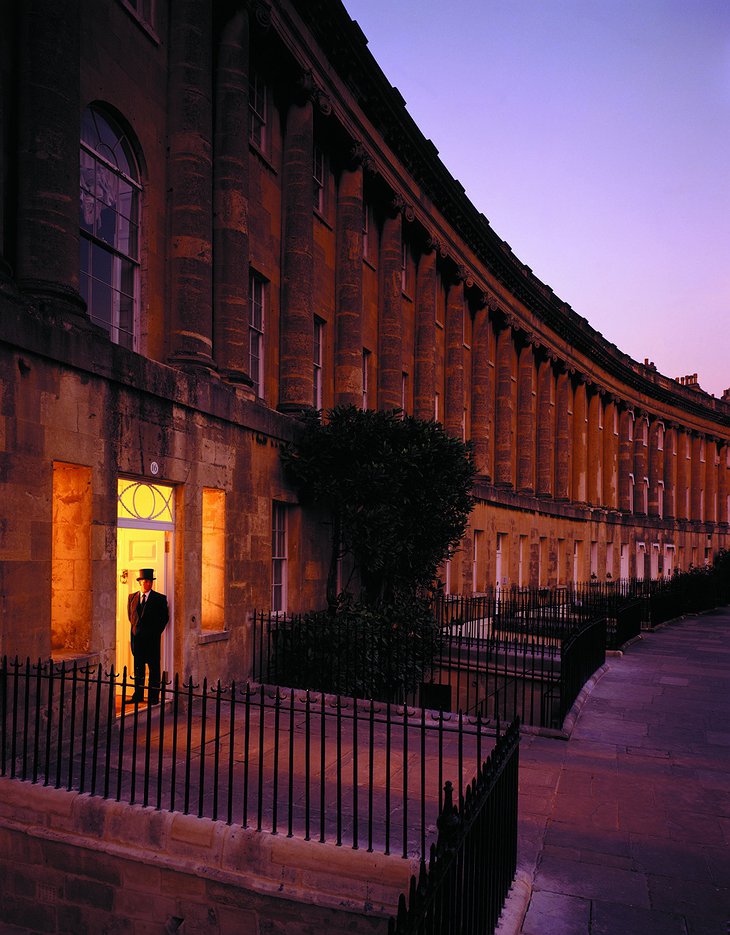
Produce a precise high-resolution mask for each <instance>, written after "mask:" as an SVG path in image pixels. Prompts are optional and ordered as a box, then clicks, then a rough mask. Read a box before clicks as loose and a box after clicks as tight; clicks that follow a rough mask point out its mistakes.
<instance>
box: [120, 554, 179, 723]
mask: <svg viewBox="0 0 730 935" xmlns="http://www.w3.org/2000/svg"><path fill="white" fill-rule="evenodd" d="M137 581H138V582H139V585H140V590H139V591H135V593H134V594H130V595H129V600H128V601H127V616H128V617H129V623H130V626H131V633H130V642H131V644H132V655H133V656H134V694H133V695H132V697H131V698H128V699H127V701H126V703H127V704H134V703H135V702H137V703H141V702H142V701H144V684H145V668H148V669H149V675H150V680H149V687H148V690H147V700H148V702H149V703H150V704H151V705H152V704H158V703H159V700H160V639H161V637H162V631H163V630H164V629H165V627H166V626H167V621H168V620H169V619H170V611H169V609H168V606H167V598H166V597H165V595H164V594H160V593H159V591H154V590H153V589H152V584H153V582H154V581H155V571H154V568H140V570H139V577H138V578H137Z"/></svg>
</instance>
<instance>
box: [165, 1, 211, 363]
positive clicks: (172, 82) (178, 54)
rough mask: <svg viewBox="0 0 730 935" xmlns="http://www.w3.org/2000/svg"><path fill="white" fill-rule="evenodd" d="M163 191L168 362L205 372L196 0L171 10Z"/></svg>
mask: <svg viewBox="0 0 730 935" xmlns="http://www.w3.org/2000/svg"><path fill="white" fill-rule="evenodd" d="M170 17H171V20H170V47H169V63H170V64H169V77H168V114H169V138H168V151H169V155H168V186H169V189H170V259H169V271H170V309H171V319H172V325H171V333H170V357H169V361H170V363H171V364H173V365H174V366H177V367H180V368H181V369H183V370H190V371H195V370H208V371H209V370H212V369H213V367H214V363H213V356H212V355H213V264H212V253H213V205H212V191H213V164H212V153H211V141H212V133H213V114H212V81H211V72H212V61H211V59H212V55H211V46H212V23H211V15H210V7H209V6H208V5H207V4H205V3H202V2H200V0H179V2H176V3H174V4H173V5H172V6H171V8H170Z"/></svg>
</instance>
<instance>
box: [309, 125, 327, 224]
mask: <svg viewBox="0 0 730 935" xmlns="http://www.w3.org/2000/svg"><path fill="white" fill-rule="evenodd" d="M312 182H313V185H314V192H313V204H314V210H315V211H316V212H317V214H321V215H322V216H323V217H324V213H325V210H326V208H327V159H326V156H325V152H324V150H323V149H322V147H321V146H320V145H319V143H317V142H316V140H315V142H314V144H313V146H312Z"/></svg>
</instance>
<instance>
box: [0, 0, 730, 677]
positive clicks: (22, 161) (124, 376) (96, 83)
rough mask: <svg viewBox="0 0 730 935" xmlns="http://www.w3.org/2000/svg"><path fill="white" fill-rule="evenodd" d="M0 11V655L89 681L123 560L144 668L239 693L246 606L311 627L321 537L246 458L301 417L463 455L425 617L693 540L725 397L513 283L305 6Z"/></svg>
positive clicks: (585, 575)
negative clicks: (367, 414)
mask: <svg viewBox="0 0 730 935" xmlns="http://www.w3.org/2000/svg"><path fill="white" fill-rule="evenodd" d="M5 10H6V12H5V13H4V14H3V16H4V22H3V29H1V30H0V152H1V154H2V163H1V165H2V174H1V175H0V465H1V470H0V492H1V502H2V515H1V516H0V528H1V529H2V536H1V537H0V557H1V558H2V580H1V581H0V585H1V592H2V595H3V597H2V614H1V615H0V653H3V654H8V655H11V656H13V655H15V654H18V655H19V656H20V657H21V658H24V657H26V656H30V657H31V658H34V659H35V658H43V659H46V658H51V657H52V658H53V659H58V660H61V659H71V658H73V659H91V660H100V661H102V662H103V663H104V665H105V666H111V665H114V666H115V668H116V669H117V670H118V671H119V670H121V669H122V667H123V666H124V665H129V664H130V657H129V649H128V641H129V632H128V631H129V624H128V621H127V620H126V602H127V596H128V594H129V593H130V591H132V590H134V589H135V588H136V587H137V585H136V577H137V571H138V569H139V568H141V567H144V568H150V567H152V568H153V569H154V571H155V576H156V587H157V588H158V589H159V590H161V591H164V592H165V593H166V594H167V595H168V598H169V602H170V606H171V610H172V617H171V623H170V625H169V627H168V630H167V631H166V633H165V638H164V647H163V652H164V663H163V667H164V668H165V669H167V670H168V671H170V672H172V671H185V672H187V673H193V674H200V675H207V676H208V677H209V678H211V679H212V678H221V679H227V678H232V677H242V676H245V674H246V671H245V670H246V661H245V660H246V659H247V648H248V645H249V641H250V639H251V626H252V625H251V611H252V610H254V609H260V608H264V609H267V610H268V609H271V610H272V611H299V610H306V609H310V608H312V607H317V606H321V605H322V604H323V601H324V590H325V579H326V570H327V565H328V561H329V555H328V542H329V533H328V530H327V527H326V525H324V524H323V522H322V519H323V518H322V517H320V516H317V515H314V514H313V513H311V512H309V511H306V510H304V509H302V508H301V507H300V506H299V505H298V503H297V498H296V495H295V493H294V491H293V490H292V489H291V488H290V487H289V486H288V485H287V483H286V481H285V479H284V476H283V473H282V469H281V464H280V457H279V452H280V448H281V445H282V443H284V442H285V441H287V440H290V439H291V438H293V437H294V432H295V430H296V424H297V423H296V416H297V413H298V412H300V411H301V410H302V408H303V407H307V406H312V405H314V406H315V407H317V408H324V409H327V408H330V407H332V406H335V405H339V404H354V405H356V406H362V407H364V408H382V409H391V408H402V409H403V410H404V411H405V412H406V413H409V414H413V415H415V416H417V417H420V418H425V419H431V418H433V419H436V420H438V421H440V422H442V423H443V425H444V426H445V428H446V430H447V431H448V432H449V433H451V434H454V435H457V436H460V437H463V438H465V439H468V440H471V442H472V443H473V447H474V452H475V458H476V464H477V468H478V472H479V477H478V486H477V495H478V502H477V505H476V508H475V510H474V512H473V515H472V518H471V525H470V529H469V531H468V534H467V536H466V537H465V539H464V542H463V545H462V548H461V549H460V550H459V551H458V552H457V553H456V554H455V555H454V557H453V558H452V560H451V562H450V563H449V565H448V567H447V568H445V569H444V577H445V579H446V586H447V588H448V590H449V591H451V592H453V593H464V594H470V593H478V592H481V591H484V590H486V589H487V588H489V587H492V586H493V585H495V584H498V585H500V586H505V587H511V586H513V585H514V586H532V587H535V586H540V587H543V586H544V587H560V586H562V585H566V584H568V583H570V582H573V581H586V580H589V579H593V578H594V577H595V579H597V580H615V579H619V578H646V579H648V578H658V577H660V576H668V575H671V574H672V573H673V572H674V571H675V569H687V568H688V567H689V566H690V565H695V566H696V565H701V564H703V563H705V562H706V561H708V560H710V559H711V558H712V556H713V555H714V553H716V552H717V551H718V550H719V549H720V548H724V547H727V545H728V543H729V542H730V536H729V534H728V503H729V500H730V487H729V482H728V478H729V473H730V472H729V464H730V461H729V457H730V456H729V454H728V451H729V448H728V442H729V441H730V399H729V398H728V393H726V394H725V398H723V399H717V398H715V397H713V396H710V395H708V394H707V393H705V392H703V391H702V390H701V389H700V387H699V385H698V383H697V379H696V377H695V376H691V377H685V378H682V379H679V380H674V379H670V378H668V377H665V376H663V375H661V374H660V373H658V372H657V371H656V369H655V368H654V367H653V365H651V364H649V363H648V362H645V363H644V364H641V363H639V362H636V361H634V360H632V359H631V358H629V357H628V356H626V355H625V354H623V353H622V352H621V351H620V350H619V349H618V348H616V347H615V346H614V345H612V344H610V343H609V342H608V341H606V340H605V339H604V338H603V337H602V336H601V335H600V334H599V333H597V332H596V330H595V329H594V328H592V327H591V325H590V324H589V322H588V321H586V320H585V318H583V317H581V315H580V314H578V313H577V312H576V311H574V310H573V309H572V308H570V307H569V306H568V305H567V304H566V303H565V302H563V301H562V300H561V299H560V297H559V296H557V295H555V294H554V293H553V291H552V290H551V289H550V288H549V287H547V286H546V285H544V284H543V283H542V282H540V281H539V280H538V279H537V278H536V277H535V276H534V275H533V274H532V272H531V270H530V268H529V267H528V266H526V265H525V263H524V262H523V260H522V259H520V258H518V257H516V256H515V255H514V254H513V252H512V251H511V249H510V247H509V246H508V244H506V243H505V242H504V241H503V240H502V239H501V238H500V236H499V233H498V232H497V231H495V230H493V229H492V228H491V226H490V224H489V222H488V221H487V219H486V218H485V217H484V215H483V214H481V213H480V211H479V209H478V208H476V207H475V206H474V205H473V204H471V202H470V201H469V199H468V198H467V197H466V195H465V193H464V190H463V188H462V187H461V186H460V185H459V183H458V182H457V181H456V180H455V179H454V178H453V177H452V175H451V174H450V172H449V169H448V167H447V166H445V165H444V164H443V163H442V162H441V161H440V159H439V156H438V151H437V149H436V146H435V145H434V143H432V142H431V141H430V140H428V139H425V138H424V136H423V134H422V133H421V131H420V130H419V128H418V127H417V126H416V125H415V123H414V122H413V120H412V119H411V118H410V116H409V115H408V113H407V111H406V109H405V106H404V103H403V100H402V99H401V97H400V95H399V93H398V91H397V90H396V89H394V88H393V87H392V86H391V85H390V83H389V82H388V80H387V78H386V76H385V75H384V74H383V73H382V71H381V70H380V68H379V66H378V64H377V62H376V61H375V60H374V59H373V57H372V55H371V54H370V52H369V50H368V48H367V42H366V39H365V37H364V36H363V35H362V33H361V31H360V29H359V27H358V26H357V24H356V23H355V22H353V21H352V20H351V18H350V17H349V15H348V14H347V12H346V10H345V8H344V7H343V6H342V4H341V3H340V2H339V0H271V2H264V0H248V2H246V0H239V2H222V0H221V2H217V3H213V2H208V3H206V2H202V0H175V2H170V0H158V2H156V3H155V2H140V0H74V2H71V3H64V4H58V3H56V2H51V0H34V2H33V3H26V2H21V0H10V3H9V4H7V5H6V7H5ZM485 207H486V208H487V209H488V205H487V206H485ZM525 260H527V262H529V257H526V258H525Z"/></svg>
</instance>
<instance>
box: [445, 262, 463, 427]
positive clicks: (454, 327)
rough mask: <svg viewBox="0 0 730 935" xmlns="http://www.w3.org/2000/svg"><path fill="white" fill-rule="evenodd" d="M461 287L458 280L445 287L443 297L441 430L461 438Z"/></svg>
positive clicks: (461, 284) (461, 281) (460, 281)
mask: <svg viewBox="0 0 730 935" xmlns="http://www.w3.org/2000/svg"><path fill="white" fill-rule="evenodd" d="M463 423H464V283H463V280H462V278H461V277H460V276H457V278H456V279H452V281H451V282H450V283H449V285H448V293H447V296H446V399H445V406H444V429H445V431H446V432H447V434H449V435H452V436H454V438H463V436H464V426H463Z"/></svg>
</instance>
